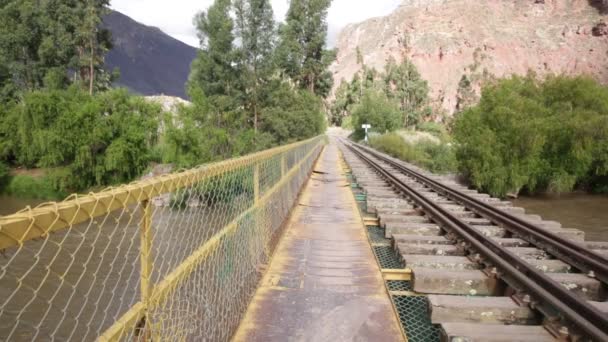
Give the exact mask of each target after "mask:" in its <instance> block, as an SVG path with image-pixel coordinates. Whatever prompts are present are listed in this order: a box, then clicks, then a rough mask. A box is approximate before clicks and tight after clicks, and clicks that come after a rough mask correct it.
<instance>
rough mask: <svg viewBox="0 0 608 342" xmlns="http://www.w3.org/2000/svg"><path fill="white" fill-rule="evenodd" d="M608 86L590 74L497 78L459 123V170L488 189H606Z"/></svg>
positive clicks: (456, 130)
mask: <svg viewBox="0 0 608 342" xmlns="http://www.w3.org/2000/svg"><path fill="white" fill-rule="evenodd" d="M606 113H608V88H606V87H604V86H602V85H600V84H598V83H597V81H595V80H593V79H590V78H587V77H566V76H551V77H548V78H547V79H544V80H539V79H536V78H535V76H533V75H528V76H526V77H515V76H514V77H512V78H509V79H504V80H500V81H498V82H497V83H496V84H494V85H491V86H488V87H486V88H485V89H484V91H483V93H482V96H481V100H480V102H479V104H478V105H477V106H474V107H471V108H469V109H468V110H465V111H464V112H463V113H461V114H459V116H458V117H457V120H456V124H455V127H454V134H455V139H456V141H457V142H458V144H457V157H458V160H459V164H460V169H461V171H462V172H463V174H464V175H465V176H467V177H468V178H469V179H470V181H471V183H472V184H473V185H475V186H476V187H478V188H480V189H483V190H485V191H487V192H489V193H491V194H494V195H498V196H504V195H506V194H508V193H512V194H517V193H519V192H520V191H522V190H524V191H528V192H537V191H549V192H563V191H570V190H572V189H573V188H575V187H576V186H583V187H593V188H596V189H604V190H605V189H608V177H607V176H608V139H607V138H606V137H607V136H608V135H606V134H607V133H608V116H607V115H606Z"/></svg>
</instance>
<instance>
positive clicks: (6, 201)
mask: <svg viewBox="0 0 608 342" xmlns="http://www.w3.org/2000/svg"><path fill="white" fill-rule="evenodd" d="M42 202H44V201H41V200H31V199H21V198H16V197H11V196H6V195H0V216H1V215H9V214H12V213H14V212H17V211H19V210H21V209H23V208H25V207H26V206H28V205H29V206H31V207H32V208H33V207H35V206H37V205H38V204H40V203H42Z"/></svg>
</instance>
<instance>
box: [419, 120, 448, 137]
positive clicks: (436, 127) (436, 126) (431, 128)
mask: <svg viewBox="0 0 608 342" xmlns="http://www.w3.org/2000/svg"><path fill="white" fill-rule="evenodd" d="M416 129H417V130H419V131H422V132H428V133H432V134H434V135H436V136H443V135H444V134H446V133H447V130H446V129H445V126H444V125H442V124H440V123H437V122H422V123H419V124H418V125H416Z"/></svg>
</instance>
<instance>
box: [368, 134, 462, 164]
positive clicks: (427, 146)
mask: <svg viewBox="0 0 608 342" xmlns="http://www.w3.org/2000/svg"><path fill="white" fill-rule="evenodd" d="M370 145H371V146H372V147H374V148H375V149H377V150H379V151H382V152H384V153H387V154H389V155H391V156H393V157H395V158H398V159H401V160H403V161H406V162H409V163H412V164H416V165H418V166H420V167H423V168H426V169H428V170H430V171H432V172H436V173H449V172H454V171H455V170H456V169H457V163H456V156H455V154H454V150H453V148H452V147H451V146H449V145H446V144H438V143H435V142H432V141H424V140H423V141H420V142H418V143H416V144H409V143H407V142H405V141H404V140H403V138H402V137H401V136H399V134H396V133H389V134H384V135H380V136H374V137H371V138H370Z"/></svg>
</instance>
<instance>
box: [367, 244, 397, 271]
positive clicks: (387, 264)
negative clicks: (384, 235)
mask: <svg viewBox="0 0 608 342" xmlns="http://www.w3.org/2000/svg"><path fill="white" fill-rule="evenodd" d="M373 248H374V253H375V254H376V257H377V258H378V261H379V262H380V267H381V268H403V264H402V263H401V260H399V258H398V257H397V253H395V250H394V249H393V248H392V247H391V246H373Z"/></svg>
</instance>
